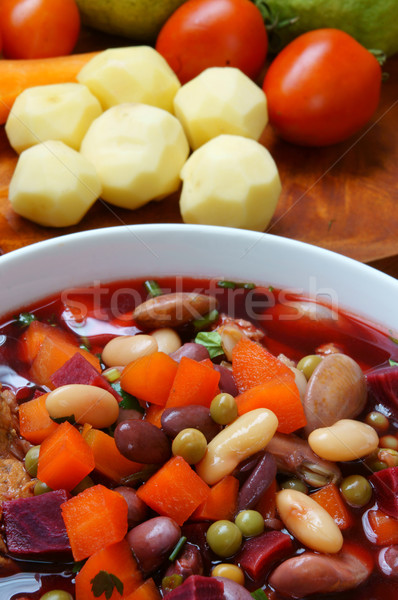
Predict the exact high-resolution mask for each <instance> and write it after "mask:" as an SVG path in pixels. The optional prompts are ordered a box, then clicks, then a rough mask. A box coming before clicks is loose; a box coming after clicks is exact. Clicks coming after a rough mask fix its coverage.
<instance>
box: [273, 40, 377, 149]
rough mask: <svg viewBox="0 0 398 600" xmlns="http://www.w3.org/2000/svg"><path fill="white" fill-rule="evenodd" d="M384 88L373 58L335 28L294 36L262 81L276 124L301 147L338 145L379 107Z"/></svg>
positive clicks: (278, 128)
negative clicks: (381, 89)
mask: <svg viewBox="0 0 398 600" xmlns="http://www.w3.org/2000/svg"><path fill="white" fill-rule="evenodd" d="M380 87H381V67H380V65H379V63H378V62H377V60H376V59H375V57H374V56H373V55H372V54H371V53H370V52H368V50H366V49H365V48H364V47H363V46H361V45H360V44H359V43H358V42H357V41H356V40H354V39H353V38H352V37H351V36H350V35H348V34H347V33H344V32H343V31H340V30H337V29H318V30H315V31H311V32H309V33H305V34H304V35H301V36H299V37H298V38H296V39H295V40H293V42H291V43H290V44H288V45H287V46H286V47H285V48H284V49H283V50H282V51H281V52H280V53H279V54H278V55H277V57H276V58H275V60H274V61H273V62H272V63H271V66H270V67H269V69H268V71H267V73H266V76H265V80H264V85H263V88H264V91H265V93H266V96H267V100H268V111H269V120H270V123H271V125H272V127H273V128H274V130H275V131H276V132H277V133H278V134H279V135H280V137H282V138H283V139H285V140H287V141H289V142H293V143H295V144H299V145H302V146H326V145H329V144H335V143H337V142H341V141H343V140H345V139H347V138H348V137H350V136H351V135H353V134H354V133H356V132H357V131H359V130H360V129H361V127H363V126H364V125H365V124H366V123H367V122H368V121H369V119H370V118H371V117H372V115H373V113H374V111H375V110H376V108H377V105H378V102H379V97H380Z"/></svg>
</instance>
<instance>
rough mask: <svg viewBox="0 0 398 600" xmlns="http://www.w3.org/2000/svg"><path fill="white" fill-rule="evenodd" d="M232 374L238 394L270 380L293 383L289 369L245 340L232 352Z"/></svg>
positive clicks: (259, 347)
mask: <svg viewBox="0 0 398 600" xmlns="http://www.w3.org/2000/svg"><path fill="white" fill-rule="evenodd" d="M232 373H233V376H234V378H235V381H236V385H237V386H238V390H239V392H245V391H246V390H249V389H250V388H252V387H255V386H257V385H261V384H263V383H267V381H270V380H272V379H276V380H278V381H288V382H290V381H294V374H293V372H292V371H291V369H289V367H287V366H286V365H285V364H284V363H283V362H282V361H280V360H279V359H278V358H276V356H274V355H273V354H271V353H270V352H268V350H266V349H265V348H264V347H263V346H260V344H257V343H256V342H252V341H251V340H248V339H245V338H243V339H241V340H240V341H239V342H238V343H237V344H236V346H235V348H234V349H233V351H232Z"/></svg>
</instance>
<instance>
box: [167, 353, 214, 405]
mask: <svg viewBox="0 0 398 600" xmlns="http://www.w3.org/2000/svg"><path fill="white" fill-rule="evenodd" d="M219 380H220V373H219V372H218V371H215V370H214V369H213V368H211V369H210V368H209V367H208V366H206V365H203V364H201V363H199V362H196V361H195V360H192V359H191V358H187V357H186V356H184V357H183V358H182V359H181V361H180V364H179V365H178V369H177V373H176V376H175V379H174V382H173V385H172V388H171V390H170V395H169V398H168V400H167V403H166V406H167V408H169V407H171V406H186V405H188V404H201V405H202V406H210V404H211V401H212V400H213V398H214V397H215V396H216V395H217V392H218V382H219Z"/></svg>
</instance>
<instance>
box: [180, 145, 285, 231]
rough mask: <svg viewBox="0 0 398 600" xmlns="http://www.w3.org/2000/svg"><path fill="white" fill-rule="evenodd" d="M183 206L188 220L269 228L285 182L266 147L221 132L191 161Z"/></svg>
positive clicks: (185, 169) (183, 174) (184, 175)
mask: <svg viewBox="0 0 398 600" xmlns="http://www.w3.org/2000/svg"><path fill="white" fill-rule="evenodd" d="M181 179H182V180H183V186H182V192H181V198H180V209H181V215H182V218H183V220H184V222H185V223H194V224H201V225H222V226H226V227H239V228H241V229H253V230H255V231H264V229H265V228H266V227H267V225H268V223H269V222H270V220H271V218H272V215H273V214H274V211H275V208H276V205H277V202H278V198H279V195H280V193H281V189H282V188H281V182H280V179H279V174H278V170H277V167H276V164H275V162H274V160H273V158H272V156H271V155H270V153H269V152H268V150H267V149H266V148H264V146H262V145H261V144H259V143H258V142H256V141H254V140H249V139H247V138H244V137H241V136H235V135H220V136H218V137H217V138H214V139H213V140H211V141H210V142H207V144H204V145H203V146H202V147H201V148H199V150H196V151H195V152H194V153H193V154H192V156H191V157H190V158H189V159H188V160H187V162H186V163H185V165H184V167H183V168H182V170H181Z"/></svg>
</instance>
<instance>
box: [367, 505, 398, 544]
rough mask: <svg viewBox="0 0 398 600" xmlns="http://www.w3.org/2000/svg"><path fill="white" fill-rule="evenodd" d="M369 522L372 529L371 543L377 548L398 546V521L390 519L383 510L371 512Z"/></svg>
mask: <svg viewBox="0 0 398 600" xmlns="http://www.w3.org/2000/svg"><path fill="white" fill-rule="evenodd" d="M368 521H369V525H370V527H371V537H372V539H371V542H373V543H374V544H376V545H377V546H390V545H392V544H398V519H394V517H389V516H388V515H386V514H385V513H384V512H382V511H381V510H370V511H369V512H368Z"/></svg>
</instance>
